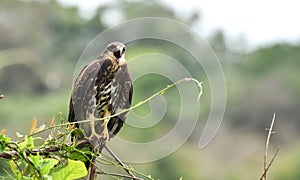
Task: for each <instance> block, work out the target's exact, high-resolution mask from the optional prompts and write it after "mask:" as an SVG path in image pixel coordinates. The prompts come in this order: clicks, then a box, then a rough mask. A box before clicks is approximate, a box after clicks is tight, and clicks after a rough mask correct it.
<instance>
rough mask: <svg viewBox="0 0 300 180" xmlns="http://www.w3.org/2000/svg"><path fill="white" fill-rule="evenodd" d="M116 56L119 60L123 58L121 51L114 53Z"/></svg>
mask: <svg viewBox="0 0 300 180" xmlns="http://www.w3.org/2000/svg"><path fill="white" fill-rule="evenodd" d="M114 56H115V57H116V58H117V59H119V58H120V57H121V51H120V50H117V51H115V52H114Z"/></svg>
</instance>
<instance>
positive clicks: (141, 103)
mask: <svg viewBox="0 0 300 180" xmlns="http://www.w3.org/2000/svg"><path fill="white" fill-rule="evenodd" d="M187 81H193V82H195V83H196V85H197V86H198V87H199V93H198V97H197V101H199V99H200V98H201V96H202V93H203V91H202V82H199V81H198V80H196V79H194V78H184V79H181V80H178V81H176V82H174V83H173V84H170V85H168V86H167V87H165V88H163V89H161V90H160V91H158V92H156V93H155V94H153V95H151V96H150V97H148V98H147V99H145V100H143V101H140V102H138V103H136V104H135V105H133V106H131V107H130V108H128V109H124V110H122V111H120V112H119V113H116V114H113V115H111V116H107V117H103V118H98V119H85V120H81V121H76V122H67V123H61V124H58V125H53V126H49V127H47V128H44V129H42V130H40V131H37V132H34V133H32V134H30V135H28V137H30V136H34V135H36V134H39V133H42V132H44V131H47V130H49V129H53V128H56V127H62V126H66V125H74V124H79V123H86V122H94V121H104V120H105V119H107V118H112V117H116V116H119V115H120V114H123V113H126V112H129V111H130V110H132V109H136V108H138V107H139V106H141V105H143V104H145V103H147V102H149V101H150V100H151V99H153V98H154V97H156V96H158V95H162V94H164V93H165V92H166V91H167V90H169V89H170V88H172V87H174V86H176V85H179V84H181V83H183V82H187Z"/></svg>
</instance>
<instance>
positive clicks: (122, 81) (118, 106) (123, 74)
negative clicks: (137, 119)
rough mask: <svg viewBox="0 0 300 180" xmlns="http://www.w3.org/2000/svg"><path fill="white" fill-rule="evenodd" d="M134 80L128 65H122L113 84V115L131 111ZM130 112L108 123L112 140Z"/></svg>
mask: <svg viewBox="0 0 300 180" xmlns="http://www.w3.org/2000/svg"><path fill="white" fill-rule="evenodd" d="M132 92H133V86H132V80H131V76H130V74H129V71H128V68H127V64H124V65H122V66H121V67H120V68H119V70H118V72H117V74H116V76H115V78H114V79H113V83H112V92H111V94H112V98H111V99H112V101H111V103H112V111H113V112H112V114H117V113H120V112H121V111H122V110H124V109H129V108H130V106H131V100H132ZM127 114H128V111H127V112H125V113H122V114H120V115H118V116H116V117H113V118H111V119H110V120H109V122H108V130H109V134H110V138H112V137H113V136H115V135H116V134H117V133H118V132H119V131H120V129H121V127H122V126H123V123H124V122H125V120H126V118H127Z"/></svg>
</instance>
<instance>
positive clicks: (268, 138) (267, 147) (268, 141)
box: [262, 113, 278, 180]
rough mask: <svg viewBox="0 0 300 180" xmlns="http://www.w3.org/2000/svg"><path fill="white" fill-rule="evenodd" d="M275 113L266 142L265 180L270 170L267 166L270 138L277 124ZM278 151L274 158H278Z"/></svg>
mask: <svg viewBox="0 0 300 180" xmlns="http://www.w3.org/2000/svg"><path fill="white" fill-rule="evenodd" d="M275 117H276V116H275V113H274V114H273V118H272V122H271V125H270V128H269V129H268V131H269V132H268V136H267V141H266V150H265V155H264V173H263V176H262V177H263V178H264V179H265V180H267V171H268V169H269V166H267V157H268V150H269V143H270V138H271V134H272V130H273V125H274V122H275ZM277 153H278V151H277V152H276V154H275V155H274V157H273V158H275V157H276V155H277ZM273 160H274V159H272V161H271V162H270V164H269V165H270V166H271V164H272V162H273Z"/></svg>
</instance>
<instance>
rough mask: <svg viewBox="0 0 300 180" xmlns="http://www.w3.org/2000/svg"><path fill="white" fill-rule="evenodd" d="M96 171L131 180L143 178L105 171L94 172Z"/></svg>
mask: <svg viewBox="0 0 300 180" xmlns="http://www.w3.org/2000/svg"><path fill="white" fill-rule="evenodd" d="M96 173H97V174H100V175H108V176H115V177H122V178H130V179H133V180H143V179H142V178H138V177H132V176H127V175H124V174H117V173H105V172H96Z"/></svg>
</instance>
